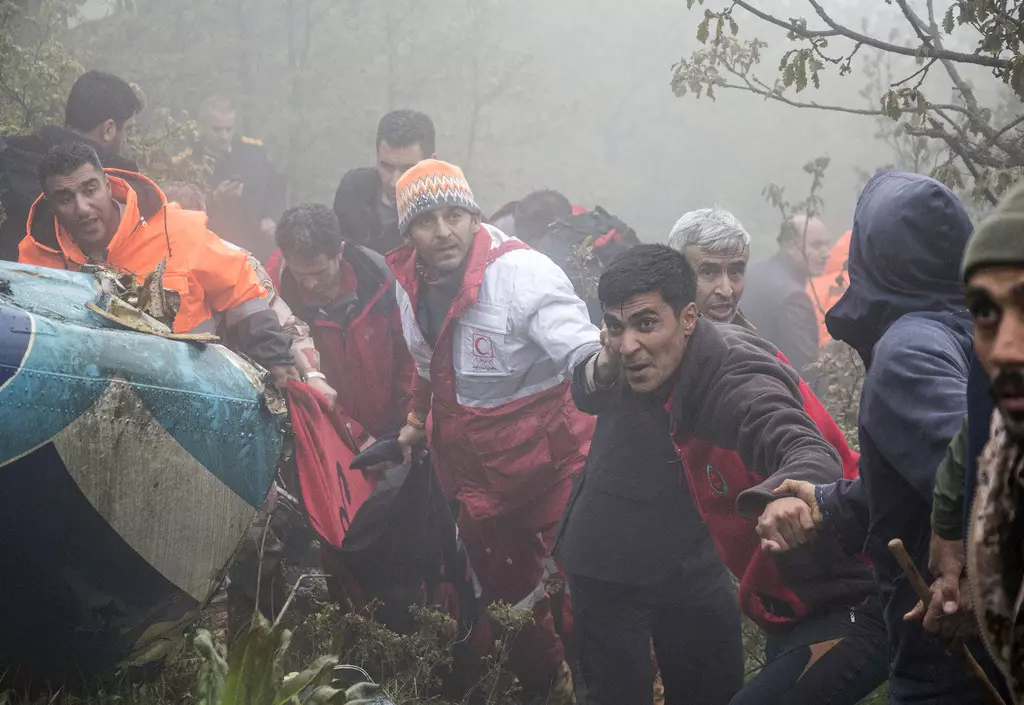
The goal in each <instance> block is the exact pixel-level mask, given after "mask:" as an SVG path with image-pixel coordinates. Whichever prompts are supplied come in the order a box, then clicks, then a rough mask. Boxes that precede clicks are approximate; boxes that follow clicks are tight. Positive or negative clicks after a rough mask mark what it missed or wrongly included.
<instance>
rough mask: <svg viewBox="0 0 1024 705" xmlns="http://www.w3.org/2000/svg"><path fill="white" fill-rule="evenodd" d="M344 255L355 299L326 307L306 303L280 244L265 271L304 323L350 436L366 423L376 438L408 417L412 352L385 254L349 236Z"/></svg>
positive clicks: (393, 431) (363, 428)
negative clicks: (349, 427)
mask: <svg viewBox="0 0 1024 705" xmlns="http://www.w3.org/2000/svg"><path fill="white" fill-rule="evenodd" d="M342 261H343V263H344V264H345V265H347V267H349V269H348V270H347V271H348V272H349V276H350V278H351V279H352V280H353V281H352V283H351V286H350V287H349V288H350V289H351V290H350V291H349V292H348V294H347V295H354V296H355V297H357V303H356V304H355V305H354V306H348V305H344V304H343V303H342V304H341V305H334V306H333V307H330V308H329V309H328V310H325V309H324V308H322V307H320V306H318V305H316V304H311V303H309V302H308V301H307V300H306V298H305V297H304V296H303V295H302V291H301V289H300V287H299V284H298V282H297V281H296V279H295V277H294V276H293V275H292V274H291V272H289V271H288V267H287V266H286V263H285V262H284V260H283V258H282V256H281V253H280V250H278V251H277V252H275V253H274V254H273V255H271V257H270V259H269V260H267V272H268V273H269V274H270V277H271V279H272V280H273V281H274V285H275V287H276V288H277V291H278V293H279V295H280V296H281V298H282V299H284V300H285V302H286V303H287V304H288V305H289V306H290V307H291V309H292V311H294V312H295V314H296V315H297V316H298V317H299V318H300V319H302V320H303V321H305V322H306V323H308V324H309V326H310V329H311V334H312V336H313V340H314V342H315V343H316V349H317V351H318V352H319V353H320V365H321V371H322V372H323V373H324V375H325V376H326V377H327V383H328V384H330V385H331V386H332V387H334V389H335V391H337V392H338V400H337V404H338V405H339V406H340V407H341V408H342V409H343V410H344V412H345V413H346V414H347V415H348V416H349V417H351V421H350V423H351V424H352V434H353V436H354V437H355V438H356V439H359V437H360V436H361V435H362V434H363V432H364V431H365V432H366V433H369V434H371V435H373V436H374V437H376V438H380V437H382V436H386V435H388V434H392V433H395V432H397V431H398V429H399V428H401V426H402V424H404V423H405V417H406V414H408V413H409V408H410V407H409V400H410V394H411V390H412V377H413V374H414V371H413V363H412V358H411V357H410V356H409V350H408V349H407V348H406V345H405V339H404V338H403V337H402V321H401V317H400V314H399V311H398V307H397V306H396V304H395V283H394V279H393V278H392V277H391V275H390V273H389V272H388V271H387V268H386V265H385V263H384V260H383V258H382V257H381V256H380V255H378V254H377V253H376V252H373V251H372V250H368V249H366V248H364V247H360V246H358V245H353V244H349V245H347V246H346V247H345V250H344V254H343V257H342ZM347 295H346V296H347ZM344 298H345V297H343V301H344Z"/></svg>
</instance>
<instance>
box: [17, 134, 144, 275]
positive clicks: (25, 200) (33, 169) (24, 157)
mask: <svg viewBox="0 0 1024 705" xmlns="http://www.w3.org/2000/svg"><path fill="white" fill-rule="evenodd" d="M68 142H80V143H82V144H86V145H89V146H90V147H92V148H93V149H95V150H96V154H97V155H98V156H99V158H100V162H101V163H102V164H103V166H105V167H108V168H111V169H122V170H124V171H133V172H134V171H138V170H139V169H138V167H137V166H136V164H135V162H133V161H132V160H130V159H126V158H125V157H122V156H120V155H118V154H113V153H112V152H110V151H108V150H106V149H104V148H103V147H102V146H101V145H100V144H98V143H96V142H93V141H92V140H91V139H89V138H88V137H83V136H82V135H80V134H78V133H77V132H74V131H72V130H69V129H67V128H64V127H58V126H57V125H47V126H45V127H43V128H41V129H40V130H39V132H37V133H35V134H32V135H19V136H16V137H0V204H3V211H4V217H3V222H2V223H0V259H5V260H11V261H17V259H18V243H20V242H21V239H22V238H23V237H25V223H26V222H27V221H28V212H29V210H30V209H31V208H32V204H33V203H35V201H36V199H37V198H39V194H40V192H41V191H42V189H41V188H39V175H38V174H37V169H38V167H39V162H40V161H42V159H43V156H44V155H45V154H46V153H47V152H48V151H50V149H51V148H53V147H55V146H57V145H58V144H66V143H68Z"/></svg>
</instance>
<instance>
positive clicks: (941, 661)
mask: <svg viewBox="0 0 1024 705" xmlns="http://www.w3.org/2000/svg"><path fill="white" fill-rule="evenodd" d="M971 232H972V226H971V222H970V218H969V217H968V215H967V213H966V211H965V210H964V208H963V206H962V205H961V203H960V202H959V200H957V198H956V196H954V195H953V194H952V192H950V191H949V189H947V188H946V187H945V186H943V185H942V184H940V183H938V182H937V181H935V180H933V179H930V178H927V177H924V176H919V175H915V174H907V173H902V172H895V171H883V172H880V173H879V174H877V175H876V176H875V177H874V178H872V179H871V181H870V182H868V185H867V187H866V188H865V189H864V192H863V194H862V195H861V197H860V200H859V202H858V203H857V209H856V212H855V214H854V224H853V236H852V239H851V243H850V261H849V269H850V287H849V289H848V290H847V292H846V294H845V295H844V296H843V298H842V299H841V300H840V301H839V302H838V303H837V304H836V305H835V306H834V307H833V308H832V310H831V311H829V313H828V315H827V316H826V325H827V326H828V330H829V333H831V334H832V336H833V337H834V338H836V339H837V340H842V341H845V342H846V343H848V344H850V345H851V346H852V347H853V348H854V349H856V350H857V352H858V353H859V354H860V356H861V358H862V359H863V360H864V363H865V365H866V367H867V376H866V377H865V380H864V388H863V391H862V393H861V407H860V417H859V427H858V433H859V437H860V452H861V457H860V478H859V479H858V480H857V481H854V482H852V483H849V482H846V483H838V484H837V485H833V486H826V487H823V488H821V489H820V490H819V492H818V497H819V501H820V504H821V509H822V512H823V514H824V515H825V516H826V521H829V522H830V523H831V524H832V525H833V526H834V528H836V529H837V530H838V531H839V532H840V534H841V536H842V539H843V543H844V545H845V546H846V547H847V549H848V550H861V549H862V550H863V551H864V553H865V554H866V555H867V556H868V558H870V559H871V561H872V563H873V564H874V567H875V575H876V578H877V580H878V586H879V592H880V595H881V600H882V605H883V609H884V616H885V622H886V627H887V629H888V632H889V648H890V653H889V658H890V681H889V702H890V703H915V704H924V703H927V704H928V705H939V704H942V705H946V704H948V705H954V704H956V705H964V704H969V703H975V702H977V703H982V702H983V700H982V699H981V693H980V691H979V690H978V688H977V686H976V685H975V684H974V683H973V682H972V681H971V680H970V678H969V676H968V675H967V673H966V672H965V671H964V669H963V668H962V667H961V665H960V663H959V661H957V660H955V659H953V658H952V657H951V656H949V655H948V654H947V653H946V652H945V651H944V650H943V648H942V647H941V646H940V645H939V644H938V643H937V642H936V641H935V640H934V639H933V638H932V637H930V636H929V635H927V634H925V633H924V632H923V630H922V629H921V626H920V624H919V623H910V624H908V623H906V622H904V621H903V615H904V614H905V613H906V612H908V611H909V610H910V609H911V608H912V607H913V606H914V604H915V603H916V602H917V596H916V594H915V593H914V591H913V589H912V588H911V587H910V585H909V584H908V582H907V580H906V578H905V577H904V576H903V571H902V570H901V569H900V567H899V564H897V563H896V561H895V559H893V557H892V555H891V554H890V553H889V550H888V543H889V541H890V540H891V539H893V538H900V539H902V540H903V543H904V544H905V546H906V548H907V551H908V552H909V553H910V555H911V557H912V558H913V560H914V562H915V563H916V565H917V567H918V569H919V570H920V571H921V573H922V574H923V575H924V576H925V579H926V580H928V581H930V580H931V576H930V575H929V574H928V572H927V564H928V545H929V539H930V516H931V500H932V490H933V487H934V482H935V471H936V469H937V468H938V466H939V462H940V461H941V460H942V458H943V456H944V455H945V452H946V448H947V446H948V445H949V442H950V440H951V439H952V438H953V436H954V435H955V434H956V433H957V431H958V430H959V429H960V426H961V425H962V423H963V418H964V415H965V414H966V413H967V376H968V369H969V367H970V358H971V347H972V334H971V321H970V317H969V315H968V314H967V312H966V311H965V310H964V306H963V289H962V283H961V282H962V280H961V278H960V272H959V267H960V259H961V255H962V253H963V250H964V246H965V245H966V243H967V239H968V237H969V236H970V234H971Z"/></svg>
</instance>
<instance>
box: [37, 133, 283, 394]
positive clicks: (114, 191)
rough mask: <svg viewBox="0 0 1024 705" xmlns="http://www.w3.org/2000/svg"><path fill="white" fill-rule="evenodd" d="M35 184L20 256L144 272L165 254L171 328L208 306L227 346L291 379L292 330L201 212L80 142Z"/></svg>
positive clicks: (191, 327) (42, 170)
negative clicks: (176, 304) (177, 301)
mask: <svg viewBox="0 0 1024 705" xmlns="http://www.w3.org/2000/svg"><path fill="white" fill-rule="evenodd" d="M39 182H40V185H41V187H42V190H43V195H42V196H40V197H39V199H38V200H37V201H36V202H35V204H34V205H33V206H32V210H31V211H30V212H29V217H28V224H27V228H28V232H27V234H26V236H25V239H24V240H22V241H21V244H20V245H19V246H18V261H19V262H22V263H23V264H35V265H41V266H44V267H55V268H58V269H70V270H73V271H77V270H79V269H81V268H82V267H83V266H84V265H87V264H109V265H112V266H114V267H116V268H118V269H120V270H121V271H126V272H132V273H134V274H135V275H137V276H139V277H142V276H145V275H146V274H148V273H149V272H152V271H153V270H155V269H156V267H157V265H159V264H160V262H161V261H163V260H166V262H167V264H166V270H165V274H164V286H165V287H167V288H168V289H173V290H174V291H176V292H178V294H180V295H181V305H180V308H179V310H178V313H177V315H176V316H175V317H174V332H175V333H188V332H193V331H195V330H196V329H197V328H198V327H199V326H200V325H201V324H204V323H205V322H206V321H208V319H210V316H211V314H212V313H213V312H214V311H216V312H218V313H221V314H223V321H224V325H225V326H226V328H227V330H228V338H229V339H230V340H231V341H232V342H233V347H236V348H237V349H238V350H239V351H240V352H243V353H245V354H246V355H248V356H249V357H251V358H252V359H253V360H255V361H256V362H257V363H259V364H260V365H263V366H264V367H266V368H267V369H268V370H270V371H271V372H272V373H273V375H274V379H275V381H276V382H277V383H278V384H280V385H283V384H284V383H285V382H286V381H287V380H288V379H289V378H296V379H297V378H298V374H297V373H296V371H295V367H294V363H293V360H292V353H291V342H292V339H291V335H289V334H288V333H286V332H285V331H284V330H283V329H282V328H281V324H280V322H279V321H278V319H277V316H276V314H274V313H273V312H272V311H271V310H270V305H269V303H268V301H267V291H266V289H264V288H263V287H262V286H260V282H259V278H258V277H257V276H256V271H255V270H254V269H253V268H252V266H251V265H250V264H249V261H248V255H246V253H245V252H243V251H242V250H239V249H237V248H234V247H229V246H228V245H226V244H225V243H224V242H223V241H222V240H221V239H220V238H219V237H217V236H216V235H215V234H214V233H212V232H210V231H209V230H207V228H206V214H205V213H200V212H195V211H185V210H182V209H181V207H180V206H178V204H177V203H167V199H166V198H165V197H164V194H163V193H162V192H161V191H160V189H159V188H157V186H156V184H154V183H153V182H152V181H150V180H149V179H147V178H146V177H145V176H143V175H141V174H135V173H132V172H128V171H118V170H116V169H108V170H106V171H104V170H103V167H102V166H101V165H100V161H99V157H97V155H96V152H95V150H93V149H92V147H89V146H88V145H84V144H80V143H70V144H62V145H58V146H56V147H54V148H53V149H51V150H50V151H49V152H48V153H47V155H46V156H45V157H44V158H43V160H42V161H41V162H40V163H39ZM212 327H213V326H212V325H211V326H210V328H211V329H212Z"/></svg>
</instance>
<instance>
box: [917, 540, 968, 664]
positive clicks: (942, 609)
mask: <svg viewBox="0 0 1024 705" xmlns="http://www.w3.org/2000/svg"><path fill="white" fill-rule="evenodd" d="M964 563H965V561H964V545H963V542H961V541H947V540H945V539H943V538H940V537H939V536H936V535H935V534H932V540H931V546H930V551H929V558H928V570H929V571H931V573H932V575H934V576H935V582H933V583H932V584H931V587H930V588H929V591H930V593H931V602H929V603H928V605H927V606H926V605H925V604H924V601H922V600H919V601H918V603H917V604H916V605H914V608H913V609H912V610H910V611H909V612H907V614H905V615H904V616H903V620H904V621H907V622H916V621H921V620H923V626H924V629H925V631H927V632H929V633H931V634H933V635H934V636H935V637H937V638H938V639H939V640H940V641H943V642H945V643H947V644H953V643H955V642H957V641H963V640H964V639H966V638H967V637H969V636H971V635H972V634H973V633H974V632H975V627H976V622H975V619H974V614H973V612H972V606H971V599H970V591H969V590H968V589H967V585H966V575H965V573H964Z"/></svg>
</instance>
